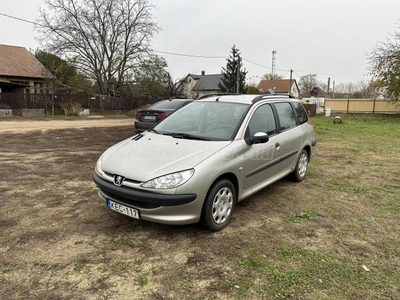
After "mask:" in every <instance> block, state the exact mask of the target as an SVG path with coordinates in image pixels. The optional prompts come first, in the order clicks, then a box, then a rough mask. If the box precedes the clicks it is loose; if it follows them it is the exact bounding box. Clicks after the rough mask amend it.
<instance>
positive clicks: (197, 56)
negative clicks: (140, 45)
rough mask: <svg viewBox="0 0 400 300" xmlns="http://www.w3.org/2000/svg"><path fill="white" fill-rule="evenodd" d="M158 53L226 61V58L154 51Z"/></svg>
mask: <svg viewBox="0 0 400 300" xmlns="http://www.w3.org/2000/svg"><path fill="white" fill-rule="evenodd" d="M154 52H156V53H162V54H169V55H175V56H184V57H195V58H213V59H214V58H217V59H225V58H226V57H225V56H206V55H195V54H183V53H174V52H166V51H159V50H154Z"/></svg>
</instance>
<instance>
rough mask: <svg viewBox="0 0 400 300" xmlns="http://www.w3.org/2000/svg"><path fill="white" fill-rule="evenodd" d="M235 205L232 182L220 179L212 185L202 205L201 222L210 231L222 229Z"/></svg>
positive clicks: (234, 192)
mask: <svg viewBox="0 0 400 300" xmlns="http://www.w3.org/2000/svg"><path fill="white" fill-rule="evenodd" d="M235 206H236V191H235V187H234V186H233V184H232V182H230V181H229V180H227V179H222V180H220V181H218V182H217V183H216V184H214V185H213V186H212V188H211V189H210V191H209V193H208V195H207V197H206V200H205V202H204V206H203V212H202V216H201V217H202V223H203V225H204V226H205V227H207V228H208V229H209V230H211V231H218V230H221V229H224V228H225V227H226V226H227V225H228V224H229V222H230V220H231V218H232V214H233V211H234V209H235Z"/></svg>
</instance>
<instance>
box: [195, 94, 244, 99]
mask: <svg viewBox="0 0 400 300" xmlns="http://www.w3.org/2000/svg"><path fill="white" fill-rule="evenodd" d="M229 95H243V94H236V93H215V94H207V95H203V96H200V97H197V98H196V100H201V99H205V98H209V97H215V96H229Z"/></svg>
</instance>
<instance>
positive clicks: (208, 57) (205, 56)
mask: <svg viewBox="0 0 400 300" xmlns="http://www.w3.org/2000/svg"><path fill="white" fill-rule="evenodd" d="M0 15H1V16H4V17H7V18H10V19H14V20H17V21H21V22H25V23H29V24H33V25H36V26H42V25H41V24H39V23H36V22H33V21H29V20H26V19H23V18H19V17H15V16H11V15H8V14H4V13H1V12H0ZM154 52H156V53H162V54H167V55H174V56H183V57H193V58H205V59H226V57H225V56H212V55H210V56H208V55H195V54H184V53H176V52H167V51H160V50H154ZM242 60H244V61H247V62H248V63H251V64H253V65H256V66H259V67H262V68H265V69H268V70H271V71H272V68H271V67H267V66H264V65H262V64H259V63H256V62H253V61H251V60H248V59H246V58H244V57H242ZM274 70H277V71H281V72H288V70H282V69H276V68H274ZM297 71H298V72H300V73H304V74H315V75H322V76H339V77H342V76H343V77H346V76H348V77H355V76H360V75H348V74H347V75H344V74H330V73H315V72H307V71H301V70H297ZM293 73H294V74H296V75H297V76H299V77H301V75H299V74H297V73H296V72H293Z"/></svg>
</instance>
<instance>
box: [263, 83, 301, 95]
mask: <svg viewBox="0 0 400 300" xmlns="http://www.w3.org/2000/svg"><path fill="white" fill-rule="evenodd" d="M257 89H258V90H259V91H260V90H262V91H264V93H268V91H270V90H273V91H274V92H275V93H282V94H291V95H293V96H294V97H296V98H298V97H299V95H300V89H299V86H298V85H297V82H296V79H292V80H290V79H276V80H261V81H260V83H259V84H258V86H257Z"/></svg>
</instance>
